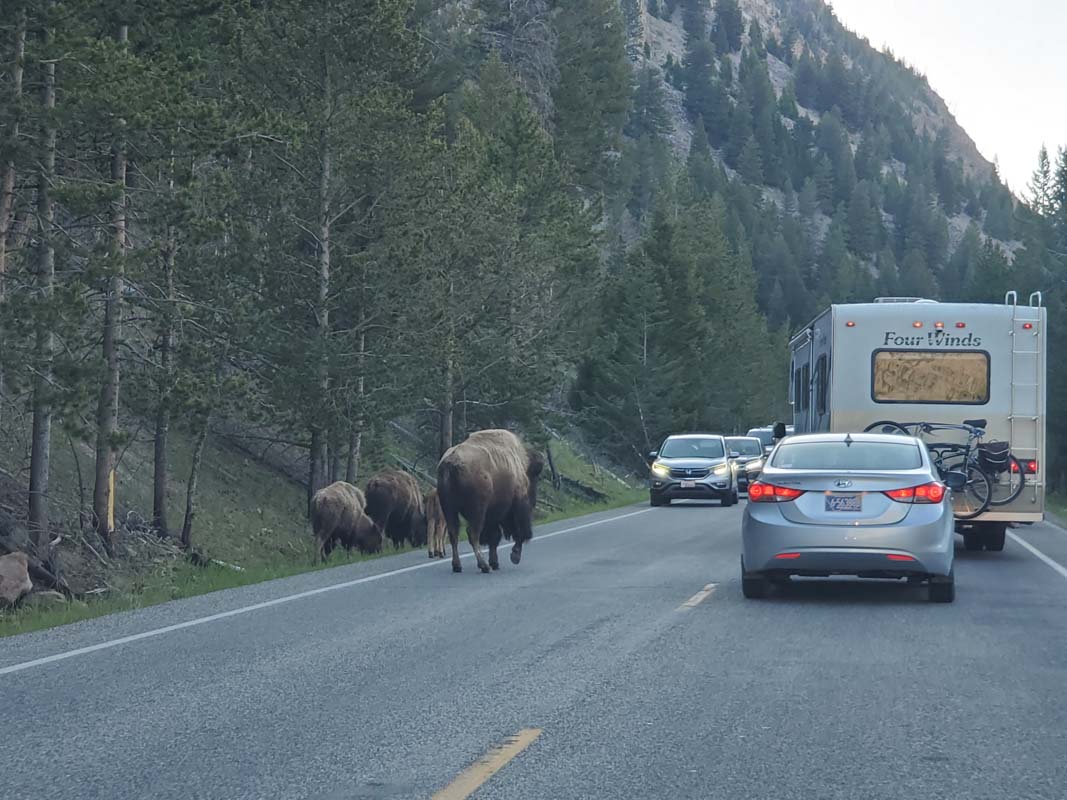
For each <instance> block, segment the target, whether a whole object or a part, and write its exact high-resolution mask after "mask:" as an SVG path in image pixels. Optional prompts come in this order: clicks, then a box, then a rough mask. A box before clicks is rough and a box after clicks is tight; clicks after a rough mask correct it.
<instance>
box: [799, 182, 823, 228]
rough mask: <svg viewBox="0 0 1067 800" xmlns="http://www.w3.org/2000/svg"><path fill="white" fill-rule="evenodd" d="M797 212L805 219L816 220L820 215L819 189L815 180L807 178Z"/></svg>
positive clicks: (801, 189)
mask: <svg viewBox="0 0 1067 800" xmlns="http://www.w3.org/2000/svg"><path fill="white" fill-rule="evenodd" d="M797 210H798V211H799V212H800V215H801V216H802V217H804V219H809V220H810V219H814V218H815V215H816V214H817V213H819V187H818V185H817V184H816V183H815V179H814V178H805V179H804V185H803V186H802V187H801V188H800V196H799V197H798V198H797Z"/></svg>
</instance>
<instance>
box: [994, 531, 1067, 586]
mask: <svg viewBox="0 0 1067 800" xmlns="http://www.w3.org/2000/svg"><path fill="white" fill-rule="evenodd" d="M1008 538H1010V539H1011V540H1012V541H1013V542H1015V543H1016V544H1020V545H1022V546H1023V547H1025V548H1026V549H1027V550H1029V551H1030V552H1031V553H1033V554H1034V555H1035V556H1037V557H1038V558H1039V559H1041V560H1042V561H1044V562H1045V563H1046V564H1048V565H1049V566H1050V567H1052V568H1053V569H1054V570H1056V572H1058V573H1060V575H1061V576H1062V577H1064V578H1067V567H1065V566H1063V564H1061V563H1060V562H1059V561H1053V560H1052V559H1051V558H1049V557H1048V556H1046V555H1045V554H1044V553H1042V552H1041V551H1040V550H1038V549H1037V548H1036V547H1034V546H1033V545H1032V544H1030V543H1029V542H1028V541H1026V540H1025V539H1023V538H1022V537H1021V536H1016V535H1015V534H1014V533H1012V532H1011V531H1008Z"/></svg>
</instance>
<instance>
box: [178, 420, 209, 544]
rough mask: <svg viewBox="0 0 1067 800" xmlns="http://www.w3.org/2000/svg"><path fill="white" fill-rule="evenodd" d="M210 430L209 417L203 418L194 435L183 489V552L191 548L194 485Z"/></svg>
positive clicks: (198, 478) (194, 501)
mask: <svg viewBox="0 0 1067 800" xmlns="http://www.w3.org/2000/svg"><path fill="white" fill-rule="evenodd" d="M210 429H211V416H210V415H208V416H207V417H205V418H204V424H203V427H201V428H200V431H199V432H198V433H197V435H196V447H195V448H194V449H193V466H192V467H191V468H190V469H189V483H188V484H186V487H185V521H184V522H182V538H181V545H182V549H183V550H186V551H188V550H190V549H191V548H192V546H193V520H194V519H195V518H196V484H197V482H198V481H199V480H200V465H201V463H203V461H204V446H205V445H206V444H207V434H208V431H209V430H210Z"/></svg>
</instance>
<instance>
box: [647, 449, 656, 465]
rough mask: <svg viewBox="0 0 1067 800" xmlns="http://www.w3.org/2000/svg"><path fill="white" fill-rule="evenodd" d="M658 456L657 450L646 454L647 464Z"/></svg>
mask: <svg viewBox="0 0 1067 800" xmlns="http://www.w3.org/2000/svg"><path fill="white" fill-rule="evenodd" d="M658 456H659V450H653V451H652V452H651V453H649V454H648V460H649V462H652V461H655V460H656V458H657V457H658Z"/></svg>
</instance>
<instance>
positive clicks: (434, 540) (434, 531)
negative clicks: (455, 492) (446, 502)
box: [423, 489, 448, 558]
mask: <svg viewBox="0 0 1067 800" xmlns="http://www.w3.org/2000/svg"><path fill="white" fill-rule="evenodd" d="M423 502H424V504H425V506H426V545H427V550H428V551H429V553H430V558H444V557H445V541H446V540H447V537H448V525H447V524H446V523H445V514H444V512H443V511H442V510H441V501H440V500H439V499H438V498H437V490H436V489H431V490H430V491H429V492H427V493H426V497H425V499H424V500H423Z"/></svg>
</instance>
